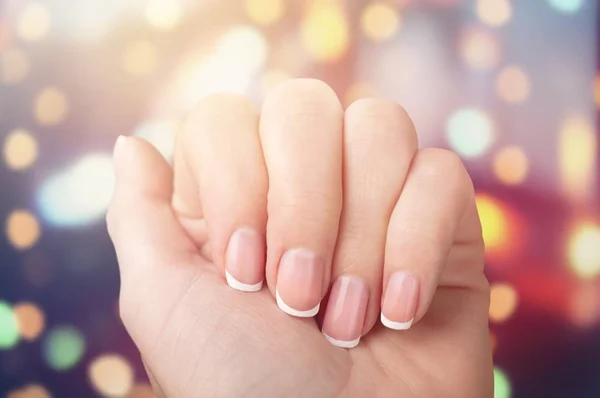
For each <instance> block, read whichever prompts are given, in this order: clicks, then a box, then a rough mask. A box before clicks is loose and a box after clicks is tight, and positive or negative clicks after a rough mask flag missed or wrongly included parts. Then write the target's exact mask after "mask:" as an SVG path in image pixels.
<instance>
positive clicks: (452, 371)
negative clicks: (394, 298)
mask: <svg viewBox="0 0 600 398" xmlns="http://www.w3.org/2000/svg"><path fill="white" fill-rule="evenodd" d="M164 239H168V237H166V236H165V237H164ZM466 250H467V251H469V250H470V248H467V249H466ZM467 256H468V254H467ZM199 270H202V273H199V272H198V271H199ZM147 271H148V270H142V272H145V273H146V274H145V275H139V276H133V275H132V276H131V278H132V279H133V280H135V281H136V282H135V284H136V287H135V292H136V294H134V295H132V296H134V297H135V298H132V300H135V301H138V302H136V303H131V302H128V301H125V302H124V303H123V304H124V305H123V306H122V307H124V308H134V309H135V310H134V311H135V314H133V315H132V316H129V314H123V315H124V319H126V320H131V321H130V323H128V324H127V326H128V329H129V330H130V332H131V333H132V336H133V338H134V340H135V341H136V342H137V344H138V346H139V347H140V350H141V352H142V353H143V355H144V359H145V361H146V364H147V366H148V367H149V369H150V371H151V372H152V373H153V375H154V377H155V378H156V380H157V381H158V383H160V385H161V388H162V390H163V391H165V394H166V396H168V397H169V398H177V397H186V398H188V397H196V396H198V397H202V396H244V397H264V396H273V397H296V396H298V397H300V396H302V397H334V396H341V397H346V396H348V397H365V396H368V395H370V394H372V392H373V391H377V396H381V397H387V396H390V397H392V396H393V397H427V398H429V397H438V396H440V397H442V396H443V397H451V396H457V397H481V396H486V392H487V391H489V387H490V386H489V385H488V383H487V380H488V379H489V375H488V374H487V373H488V368H487V367H485V366H483V367H482V366H481V363H482V362H483V363H487V362H490V358H488V353H489V348H488V346H489V338H488V334H487V319H486V313H487V305H488V301H487V295H486V294H485V290H482V291H477V290H470V289H461V288H439V289H438V291H437V293H436V297H435V299H434V302H433V303H432V307H431V309H430V311H429V312H428V313H427V315H426V316H425V317H424V318H423V319H422V320H421V322H419V323H418V324H417V325H415V327H414V328H412V329H411V330H409V331H406V332H404V333H397V332H395V331H392V330H389V329H386V328H384V327H382V326H381V325H377V326H376V327H375V329H374V330H373V331H372V332H371V333H369V334H368V335H367V336H366V337H365V338H364V340H363V342H362V343H361V345H360V346H359V347H357V348H355V349H353V350H343V349H339V348H336V347H333V346H331V345H330V344H329V343H328V342H326V341H325V340H324V339H323V338H322V335H321V332H320V331H319V328H318V325H317V324H316V322H315V321H314V320H313V319H298V318H293V317H290V316H288V315H287V314H284V313H283V312H281V311H280V310H279V309H278V307H277V305H276V304H275V301H274V298H273V297H272V295H271V294H270V293H269V291H268V290H265V289H264V290H263V291H262V292H260V293H259V294H254V295H247V294H243V293H240V292H237V291H235V290H232V289H231V288H229V287H228V286H227V285H226V283H225V282H224V280H223V277H222V276H221V275H220V274H219V273H218V272H217V268H216V267H215V266H214V264H212V263H209V262H208V261H207V260H205V259H204V258H203V257H201V256H197V257H196V256H194V257H192V258H187V259H183V260H182V261H178V260H176V259H174V264H169V265H168V266H164V267H160V268H158V267H157V268H155V269H154V270H153V273H152V274H148V273H147ZM139 281H147V285H146V286H140V284H139ZM482 282H483V285H482V286H485V282H484V281H482ZM150 292H152V293H150ZM124 298H130V296H129V295H128V296H125V297H124ZM182 364H185V366H182ZM232 364H239V370H238V371H236V370H235V369H236V366H235V365H234V367H233V371H230V372H224V371H223V369H230V368H231V367H232ZM242 369H243V371H242ZM219 391H227V394H228V395H225V393H221V394H223V395H220V394H219ZM454 392H455V393H454Z"/></svg>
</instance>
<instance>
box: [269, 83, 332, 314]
mask: <svg viewBox="0 0 600 398" xmlns="http://www.w3.org/2000/svg"><path fill="white" fill-rule="evenodd" d="M260 135H261V141H262V147H263V151H264V156H265V161H266V164H267V169H268V172H269V195H268V224H267V247H268V252H267V270H266V271H267V281H268V283H269V287H270V289H271V291H272V293H273V294H275V296H276V298H277V304H278V305H279V307H280V308H281V309H282V310H283V311H285V312H287V313H288V314H291V315H294V316H299V317H311V316H314V315H315V314H316V313H317V312H318V311H319V304H320V301H321V299H322V297H323V295H324V294H325V292H326V291H327V288H328V284H329V272H330V269H331V258H332V256H333V250H334V246H335V242H336V238H337V231H338V223H339V217H340V212H341V207H342V170H341V165H342V107H341V105H340V102H339V100H338V99H337V97H336V95H335V93H334V92H333V90H331V88H329V87H328V86H327V85H325V84H324V83H322V82H319V81H317V80H310V79H299V80H292V81H289V82H286V83H283V84H281V85H279V86H278V87H277V88H276V89H275V90H274V91H273V92H272V93H271V94H270V95H269V96H268V97H267V99H266V100H265V103H264V106H263V112H262V116H261V121H260Z"/></svg>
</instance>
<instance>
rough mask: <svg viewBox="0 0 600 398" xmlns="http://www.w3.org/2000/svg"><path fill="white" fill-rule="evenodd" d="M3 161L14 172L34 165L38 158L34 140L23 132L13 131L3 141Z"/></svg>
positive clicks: (27, 133)
mask: <svg viewBox="0 0 600 398" xmlns="http://www.w3.org/2000/svg"><path fill="white" fill-rule="evenodd" d="M3 155H4V161H5V162H6V164H7V165H8V167H10V168H11V169H14V170H23V169H26V168H28V167H30V166H31V165H32V164H33V163H35V161H36V159H37V156H38V144H37V141H36V139H35V138H34V137H33V136H32V135H31V134H29V132H27V131H25V130H21V129H19V130H14V131H12V132H10V133H9V134H8V136H7V137H6V140H5V141H4V148H3Z"/></svg>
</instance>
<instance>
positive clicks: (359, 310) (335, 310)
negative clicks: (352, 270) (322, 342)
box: [322, 276, 369, 348]
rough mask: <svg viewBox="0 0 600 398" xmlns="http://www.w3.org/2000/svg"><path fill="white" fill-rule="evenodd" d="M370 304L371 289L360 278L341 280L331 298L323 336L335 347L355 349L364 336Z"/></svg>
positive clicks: (343, 277) (334, 287)
mask: <svg viewBox="0 0 600 398" xmlns="http://www.w3.org/2000/svg"><path fill="white" fill-rule="evenodd" d="M368 301H369V287H368V286H367V284H366V283H365V282H364V281H363V280H362V279H360V278H357V277H352V276H342V277H339V278H338V279H337V280H336V281H335V283H334V284H333V286H332V287H331V292H330V294H329V301H328V302H327V310H326V311H325V318H324V319H323V330H322V332H323V335H324V336H325V338H326V339H327V340H328V341H329V342H330V343H331V344H333V345H335V346H338V347H342V348H352V347H356V346H357V345H358V343H359V341H360V337H361V335H362V329H363V324H364V322H365V316H366V313H367V303H368Z"/></svg>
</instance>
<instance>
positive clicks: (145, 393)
mask: <svg viewBox="0 0 600 398" xmlns="http://www.w3.org/2000/svg"><path fill="white" fill-rule="evenodd" d="M127 398H155V395H154V391H152V387H150V384H146V383H140V384H136V385H135V386H133V388H132V389H131V391H130V392H129V395H128V396H127Z"/></svg>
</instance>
